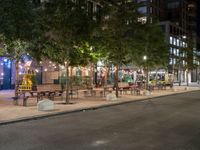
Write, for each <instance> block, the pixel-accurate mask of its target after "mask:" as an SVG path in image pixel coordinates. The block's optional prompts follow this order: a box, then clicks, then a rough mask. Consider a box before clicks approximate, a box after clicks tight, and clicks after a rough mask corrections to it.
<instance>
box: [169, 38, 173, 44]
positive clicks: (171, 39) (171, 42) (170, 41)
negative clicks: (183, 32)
mask: <svg viewBox="0 0 200 150" xmlns="http://www.w3.org/2000/svg"><path fill="white" fill-rule="evenodd" d="M169 43H170V44H173V37H172V36H170V40H169Z"/></svg>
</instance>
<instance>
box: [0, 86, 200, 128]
mask: <svg viewBox="0 0 200 150" xmlns="http://www.w3.org/2000/svg"><path fill="white" fill-rule="evenodd" d="M174 89H175V90H172V89H167V90H159V91H158V90H155V91H153V92H152V94H151V95H150V96H145V95H142V96H136V95H130V94H126V95H122V96H120V97H119V98H118V99H117V100H116V101H107V100H106V99H105V98H101V97H98V96H97V97H83V96H82V97H81V98H79V99H72V100H70V102H72V104H68V105H65V104H63V101H62V100H61V99H60V100H59V99H57V100H55V109H54V110H53V111H38V110H37V106H36V105H37V104H36V99H30V100H28V106H27V107H24V106H22V100H20V101H19V106H15V105H13V101H12V99H11V97H13V95H14V91H12V90H10V91H0V125H3V124H8V123H13V122H19V121H24V120H30V119H38V118H43V117H48V116H54V115H59V114H65V113H70V112H77V111H85V110H90V109H97V108H100V107H106V106H112V105H119V104H122V103H128V102H133V101H138V100H146V99H149V98H155V97H160V96H166V95H172V94H179V93H184V92H190V91H196V90H200V88H199V87H198V86H192V87H188V88H186V86H175V87H174Z"/></svg>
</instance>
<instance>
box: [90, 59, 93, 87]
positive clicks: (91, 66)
mask: <svg viewBox="0 0 200 150" xmlns="http://www.w3.org/2000/svg"><path fill="white" fill-rule="evenodd" d="M93 83H94V64H93V63H90V85H91V87H93Z"/></svg>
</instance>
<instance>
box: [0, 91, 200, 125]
mask: <svg viewBox="0 0 200 150" xmlns="http://www.w3.org/2000/svg"><path fill="white" fill-rule="evenodd" d="M197 91H200V89H198V90H192V91H184V92H181V93H171V94H168V95H160V96H155V97H147V98H142V99H136V100H127V101H124V102H123V101H120V102H117V103H110V104H103V105H100V106H93V107H86V108H79V109H75V110H69V111H61V112H57V113H51V114H45V115H37V116H31V117H24V118H19V119H14V120H7V121H0V126H3V125H9V124H14V123H20V122H26V121H32V120H40V119H45V118H50V117H55V116H60V115H66V114H71V113H78V112H85V111H91V110H96V109H101V108H107V107H112V106H117V105H122V104H128V103H135V102H141V101H147V100H149V99H158V98H161V97H168V96H173V95H181V94H184V93H192V92H197Z"/></svg>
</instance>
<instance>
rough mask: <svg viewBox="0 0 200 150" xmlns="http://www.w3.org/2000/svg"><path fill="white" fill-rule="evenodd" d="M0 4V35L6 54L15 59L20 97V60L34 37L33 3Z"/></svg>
mask: <svg viewBox="0 0 200 150" xmlns="http://www.w3.org/2000/svg"><path fill="white" fill-rule="evenodd" d="M0 6H1V7H0V14H1V15H0V22H1V23H0V35H2V37H3V43H4V45H5V47H6V48H4V51H5V53H6V56H9V57H11V58H12V59H14V60H15V66H16V79H15V96H16V97H18V94H17V91H18V62H19V59H20V58H21V56H22V55H23V54H24V53H26V50H27V46H28V45H29V44H28V43H29V42H30V41H31V40H32V37H33V23H34V21H33V20H34V11H33V5H32V2H31V1H27V0H20V1H15V0H6V1H4V0H0Z"/></svg>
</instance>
